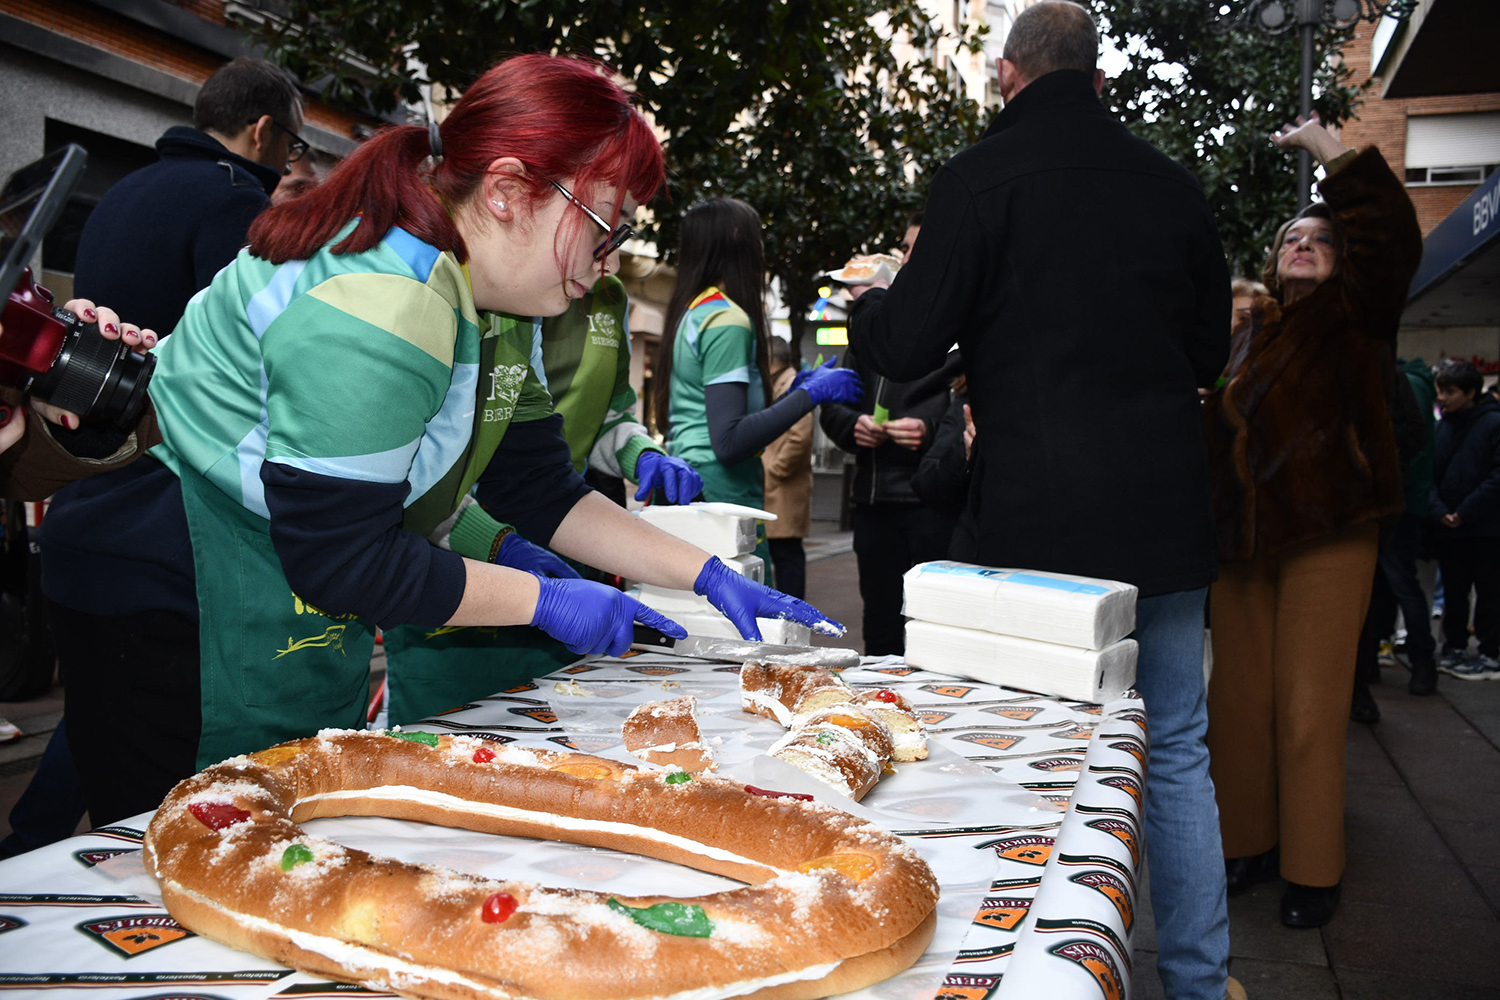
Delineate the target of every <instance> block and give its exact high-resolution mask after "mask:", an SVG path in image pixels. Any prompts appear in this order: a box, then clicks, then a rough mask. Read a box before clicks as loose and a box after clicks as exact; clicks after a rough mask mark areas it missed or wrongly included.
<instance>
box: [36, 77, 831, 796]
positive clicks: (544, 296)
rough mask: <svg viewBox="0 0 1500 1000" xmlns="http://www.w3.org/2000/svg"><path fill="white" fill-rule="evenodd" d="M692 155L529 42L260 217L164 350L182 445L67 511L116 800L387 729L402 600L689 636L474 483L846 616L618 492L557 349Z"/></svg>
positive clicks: (707, 589) (593, 545)
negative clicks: (244, 758)
mask: <svg viewBox="0 0 1500 1000" xmlns="http://www.w3.org/2000/svg"><path fill="white" fill-rule="evenodd" d="M662 176H663V164H662V155H661V148H660V146H659V144H658V143H657V140H656V138H655V137H654V135H653V134H652V132H651V129H650V127H649V126H648V124H647V123H646V121H645V119H644V118H643V117H642V116H641V114H640V113H639V112H638V111H637V110H636V109H635V108H634V107H633V106H632V105H631V102H630V98H629V96H628V94H627V93H626V92H625V91H624V90H623V89H622V88H621V87H620V86H619V85H618V84H617V83H615V82H614V81H613V80H612V79H611V78H610V75H609V73H608V71H607V70H606V69H605V68H604V67H602V66H600V65H599V64H597V63H594V62H592V61H587V60H581V59H573V58H567V57H556V56H544V55H531V56H520V57H516V58H514V59H510V60H507V61H506V62H503V63H501V64H499V65H498V66H496V67H494V68H493V69H491V70H490V71H489V72H487V73H486V74H485V75H484V76H482V77H480V79H479V80H477V81H476V82H475V83H474V85H473V86H471V87H470V88H469V89H468V91H467V92H466V93H465V94H464V96H463V98H462V99H461V100H460V101H459V102H458V103H457V104H456V105H455V106H454V108H453V110H452V112H451V113H450V114H449V116H448V117H447V119H446V120H445V121H444V122H443V123H442V125H441V127H440V128H439V127H436V126H434V127H432V128H430V129H429V128H420V127H416V126H400V127H396V128H393V129H391V130H389V131H387V132H385V133H383V134H381V135H379V136H377V137H375V138H374V139H372V140H370V141H369V142H367V143H365V145H364V146H362V147H361V148H360V149H359V150H358V151H356V152H355V153H354V154H353V155H352V156H350V157H349V158H348V159H347V160H345V161H344V162H343V163H342V164H341V165H340V166H339V167H338V168H337V169H336V170H334V172H333V173H332V174H331V175H330V176H329V178H328V179H327V180H326V181H324V182H323V183H322V184H320V185H319V186H318V187H317V188H315V189H314V190H313V191H311V192H309V193H308V194H306V195H304V196H303V197H301V198H299V199H296V200H294V201H291V202H287V203H285V204H283V205H280V206H277V207H275V208H272V209H269V210H268V211H266V212H265V213H264V214H263V215H262V216H260V217H259V218H258V219H257V220H256V222H255V224H254V226H252V228H251V230H250V247H249V248H248V250H246V251H242V252H241V253H240V255H239V257H238V258H237V259H236V260H235V261H234V262H233V263H232V264H230V265H229V266H228V267H226V268H225V269H224V270H223V271H221V272H220V273H219V274H218V275H217V276H216V277H215V278H214V281H213V283H212V284H211V285H210V286H209V287H208V288H207V289H206V290H205V291H203V292H201V293H200V294H199V295H197V296H195V297H194V299H193V301H192V302H191V303H190V304H189V306H188V309H187V312H186V313H185V315H184V317H183V319H182V322H181V323H180V324H179V325H178V327H177V330H176V332H175V335H174V336H172V337H171V338H169V340H168V341H167V342H166V346H165V349H164V350H161V351H159V353H158V357H159V359H160V361H159V365H158V368H157V370H156V375H155V378H154V379H153V381H152V384H151V398H152V400H153V402H154V403H155V405H156V409H157V413H158V415H159V420H160V425H161V431H162V435H163V438H164V442H163V444H162V445H161V446H160V447H158V448H157V449H156V450H155V451H154V452H153V455H154V456H156V458H155V459H143V460H142V461H141V462H138V463H137V464H136V465H134V466H131V467H130V468H129V469H128V470H126V471H125V472H124V473H120V474H117V475H116V476H113V477H98V478H97V479H95V480H93V481H91V482H89V483H86V484H84V486H85V491H84V492H83V493H82V494H81V495H80V498H79V499H78V500H77V501H75V502H74V503H71V504H69V505H67V506H66V507H64V508H63V509H61V510H59V511H58V516H57V519H56V520H54V519H52V518H49V519H48V524H47V537H46V538H45V539H44V548H45V550H46V553H47V557H48V559H49V560H50V561H49V564H48V596H49V597H51V598H52V600H53V601H54V602H55V603H56V605H57V607H58V612H57V624H58V626H59V627H58V628H57V630H56V631H57V633H58V635H59V637H60V641H59V647H60V651H61V653H62V657H63V659H64V661H65V662H66V663H67V670H68V678H69V688H68V700H67V705H66V709H65V715H66V718H67V720H68V732H69V742H70V744H71V745H72V749H73V755H74V758H75V760H76V761H77V762H78V765H79V768H80V772H81V774H82V777H83V779H84V786H85V793H86V795H87V796H88V799H89V812H90V814H91V816H92V818H93V820H94V821H95V822H96V823H107V822H113V821H115V820H117V819H120V818H122V817H124V816H129V815H131V814H132V813H135V812H139V811H141V810H143V809H147V808H151V807H153V806H154V805H155V804H156V803H157V802H159V801H160V799H161V797H162V795H164V794H165V792H166V791H167V790H168V789H169V788H170V787H171V786H172V784H173V783H175V782H176V781H177V780H179V779H181V778H183V777H185V776H186V775H188V774H191V773H192V772H193V771H194V770H196V769H198V768H200V767H202V766H204V765H205V764H208V763H211V762H214V761H217V760H220V759H223V758H225V757H228V756H232V755H234V754H236V753H243V752H246V751H253V750H257V749H260V748H263V747H266V746H269V745H271V744H273V743H276V742H278V741H281V740H287V739H292V738H296V737H302V736H308V735H311V734H313V733H315V732H317V731H318V730H319V729H321V728H324V727H330V726H345V727H349V726H359V725H361V724H362V722H363V709H364V706H365V702H366V698H367V695H368V686H369V671H368V666H369V662H370V654H371V651H372V648H373V643H374V631H375V628H376V626H377V625H378V626H381V627H390V626H393V625H398V624H416V625H424V626H429V627H432V628H444V627H453V626H471V625H526V624H530V625H534V626H536V627H538V628H540V629H542V630H543V631H545V632H547V633H548V634H549V635H551V636H553V637H554V638H556V639H558V640H560V641H562V642H563V643H564V644H565V645H567V646H568V647H569V648H570V649H572V650H574V651H575V652H579V653H598V652H609V653H619V652H623V651H624V650H625V649H626V648H627V647H628V646H629V644H630V639H631V631H632V626H633V623H634V622H636V621H641V622H644V623H647V624H654V625H656V626H658V627H660V628H662V629H663V630H664V631H668V632H670V633H673V634H682V630H681V629H680V628H679V627H678V626H676V625H675V624H674V623H672V622H670V621H668V620H667V619H664V618H662V617H661V616H659V615H657V614H655V613H654V612H652V611H651V610H650V609H648V608H644V607H643V606H641V605H640V604H639V603H637V602H636V601H634V600H632V599H630V598H629V597H626V596H625V595H624V594H622V593H621V592H620V591H618V590H614V589H611V588H609V587H605V586H603V585H601V584H597V583H591V582H588V581H584V580H577V579H556V578H553V577H550V576H547V575H544V574H536V573H530V572H525V571H523V570H522V569H520V568H517V567H518V566H519V565H522V564H521V563H517V562H516V561H515V560H514V559H513V558H512V557H511V555H509V554H510V553H514V552H516V551H522V552H523V554H524V548H525V547H524V546H518V545H516V544H515V542H516V540H515V538H514V537H513V536H512V535H511V534H509V533H508V531H507V530H500V529H499V528H498V527H497V526H496V525H495V523H494V521H491V520H487V519H485V518H482V517H477V516H474V515H475V511H476V510H477V509H478V505H472V504H471V505H465V503H464V501H465V498H467V497H469V496H470V495H474V496H476V497H477V499H478V500H479V502H480V505H483V506H484V507H488V508H489V509H491V510H493V511H494V512H495V513H496V515H497V516H498V517H503V518H504V519H505V521H506V522H507V523H508V524H511V525H515V526H516V527H517V528H518V529H520V531H521V532H522V533H524V534H525V535H526V536H528V537H529V538H530V539H532V540H533V541H535V542H537V543H539V544H546V545H549V546H550V547H552V548H553V549H555V550H557V551H558V552H560V553H562V554H564V555H567V556H570V557H572V558H574V559H577V560H579V561H581V562H585V563H588V564H590V565H594V566H597V567H599V568H600V569H603V570H605V571H606V572H612V573H620V574H628V575H629V576H630V577H631V578H633V579H640V580H646V581H648V582H652V583H655V584H657V585H660V586H665V587H672V588H678V589H688V588H692V589H694V590H696V592H697V593H699V594H700V595H703V596H705V597H707V598H708V599H709V600H710V601H711V602H713V603H714V604H715V605H716V606H717V607H719V609H720V610H722V611H724V612H725V614H726V615H728V617H729V618H730V619H731V620H732V621H734V622H735V623H736V624H737V625H738V626H739V627H740V629H741V631H742V632H744V633H745V634H746V635H747V636H751V637H755V638H758V637H759V633H758V632H757V631H756V626H755V618H756V617H757V616H761V617H791V618H795V619H797V620H800V621H803V622H805V623H807V624H809V625H817V624H819V623H821V624H823V625H825V626H828V627H830V628H833V626H831V625H829V623H827V622H826V620H824V619H822V616H820V615H818V614H817V612H816V611H815V610H814V609H812V608H811V607H809V606H807V605H805V604H802V603H801V602H800V601H794V600H793V599H791V598H788V597H785V596H784V595H781V594H776V593H775V592H774V591H770V590H768V589H767V588H765V587H762V586H760V585H759V584H755V583H753V582H751V581H747V580H745V579H744V578H742V577H740V576H739V575H738V574H735V573H733V572H731V571H729V570H728V569H726V568H725V567H724V566H723V565H722V564H721V563H719V561H718V560H717V559H713V558H710V557H709V555H708V553H706V552H703V551H702V550H700V549H697V548H695V547H694V546H691V545H688V544H686V543H684V542H682V541H680V540H678V539H675V538H672V537H671V536H668V535H666V534H664V533H663V532H660V531H657V530H655V529H653V528H651V527H650V526H649V525H647V524H646V523H644V522H643V521H641V520H640V519H639V518H636V517H632V516H631V515H629V514H628V513H626V512H625V511H624V510H622V509H621V508H619V507H617V506H616V505H615V504H613V503H611V502H610V501H608V500H606V499H604V498H603V497H601V496H599V495H598V494H595V493H592V492H591V491H590V490H589V489H588V487H587V486H585V485H584V484H583V481H582V479H581V477H580V476H579V475H578V474H577V472H575V471H574V469H573V467H572V464H571V461H570V456H569V451H568V446H567V444H566V442H565V441H564V440H563V438H562V436H561V433H560V430H559V428H560V418H559V417H557V416H556V415H555V414H553V413H552V407H551V400H550V398H549V397H548V395H547V392H546V390H545V388H544V387H543V386H542V384H541V382H540V381H539V379H538V377H537V374H536V373H535V372H534V371H533V370H532V368H531V366H530V359H531V356H532V340H533V337H532V334H533V327H534V323H533V321H532V320H531V319H530V318H529V317H532V316H547V315H556V314H558V313H561V312H563V311H564V310H565V309H567V308H568V304H569V303H570V302H571V301H573V300H575V299H578V298H580V297H582V296H583V295H585V294H586V293H587V292H588V291H589V289H590V288H591V287H593V286H594V284H595V283H596V282H597V281H598V280H599V278H600V277H601V276H602V275H604V274H607V273H608V272H609V271H610V270H611V269H612V268H614V267H615V266H616V265H617V264H618V255H617V251H618V248H619V246H620V244H621V243H622V242H623V241H624V240H625V239H626V238H627V237H628V236H629V235H630V233H631V230H630V227H629V226H628V225H626V224H622V222H621V220H622V219H628V218H630V216H631V215H632V214H633V213H634V211H635V208H636V206H637V204H638V203H639V202H642V201H646V200H648V199H649V198H651V197H652V196H653V195H654V194H655V192H656V190H657V188H658V187H659V186H660V184H661V181H662ZM519 317H527V318H525V319H521V318H519ZM106 479H113V480H114V481H113V482H111V483H107V484H106V483H105V480H106ZM430 539H431V540H430ZM433 540H440V541H441V542H442V545H441V546H440V545H439V544H434V541H433ZM122 603H123V604H125V605H127V606H126V607H125V608H124V609H123V611H122V609H121V607H120V605H121V604H122ZM121 758H124V759H127V760H129V761H130V766H129V767H128V768H125V769H123V772H122V769H120V768H118V767H117V766H116V762H117V761H118V760H120V759H121Z"/></svg>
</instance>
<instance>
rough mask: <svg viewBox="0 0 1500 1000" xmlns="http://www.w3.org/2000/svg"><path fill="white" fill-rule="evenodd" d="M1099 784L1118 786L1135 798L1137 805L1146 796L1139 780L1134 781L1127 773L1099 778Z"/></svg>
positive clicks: (1097, 769) (1096, 769)
mask: <svg viewBox="0 0 1500 1000" xmlns="http://www.w3.org/2000/svg"><path fill="white" fill-rule="evenodd" d="M1091 770H1095V771H1099V770H1103V768H1097V767H1096V768H1092V769H1091ZM1099 784H1101V785H1108V786H1109V787H1111V788H1118V789H1119V790H1120V791H1122V792H1125V793H1126V794H1128V795H1129V796H1130V797H1131V798H1132V799H1135V804H1136V805H1137V806H1139V805H1141V800H1142V799H1144V798H1145V797H1146V790H1145V789H1144V788H1142V787H1141V783H1140V782H1139V781H1136V780H1135V779H1134V778H1132V777H1130V776H1129V775H1124V774H1117V775H1114V776H1112V777H1109V778H1103V779H1100V781H1099Z"/></svg>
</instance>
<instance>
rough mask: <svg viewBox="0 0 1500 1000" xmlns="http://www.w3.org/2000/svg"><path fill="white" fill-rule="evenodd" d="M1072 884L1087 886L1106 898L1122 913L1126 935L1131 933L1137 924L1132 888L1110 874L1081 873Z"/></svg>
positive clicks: (1074, 878) (1072, 880) (1071, 879)
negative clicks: (1132, 903)
mask: <svg viewBox="0 0 1500 1000" xmlns="http://www.w3.org/2000/svg"><path fill="white" fill-rule="evenodd" d="M1068 881H1070V882H1077V883H1078V884H1079V885H1086V886H1088V887H1089V888H1090V889H1093V890H1095V891H1097V892H1099V893H1100V894H1102V895H1103V896H1104V898H1105V899H1107V900H1109V901H1110V902H1111V903H1113V904H1114V907H1115V909H1116V910H1118V911H1119V912H1120V919H1121V920H1123V921H1124V922H1125V933H1126V934H1129V933H1130V928H1131V927H1132V926H1133V925H1134V924H1135V913H1134V911H1133V910H1132V909H1131V903H1130V887H1129V886H1127V885H1126V884H1125V882H1124V881H1123V880H1122V879H1120V878H1118V877H1117V876H1115V875H1111V874H1110V873H1109V872H1097V871H1096V872H1079V873H1078V874H1077V875H1074V876H1073V877H1072V878H1070V879H1068Z"/></svg>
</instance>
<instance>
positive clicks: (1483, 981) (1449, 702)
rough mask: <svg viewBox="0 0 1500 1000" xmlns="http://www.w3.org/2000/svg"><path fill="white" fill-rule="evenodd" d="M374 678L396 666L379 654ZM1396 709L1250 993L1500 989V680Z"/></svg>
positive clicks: (37, 745) (1254, 937)
mask: <svg viewBox="0 0 1500 1000" xmlns="http://www.w3.org/2000/svg"><path fill="white" fill-rule="evenodd" d="M835 529H836V525H834V524H833V523H832V522H827V521H815V522H814V530H815V532H818V534H817V535H816V537H815V538H812V539H809V545H808V557H809V563H810V564H809V566H808V596H809V599H811V600H812V602H813V603H814V604H816V605H817V606H818V607H819V608H820V609H821V610H823V611H824V612H825V613H827V614H829V615H832V616H833V617H834V618H837V619H839V620H841V621H843V622H844V623H846V624H847V625H848V626H849V634H848V635H847V636H845V637H844V638H843V639H841V640H837V641H832V640H830V641H829V642H830V644H837V645H851V646H854V647H855V648H858V647H859V646H860V643H861V639H860V629H859V612H860V600H859V589H858V574H857V572H856V569H855V562H854V556H853V554H852V553H851V552H850V548H849V545H850V540H849V535H848V533H847V532H844V533H840V532H838V531H836V530H835ZM375 668H376V672H377V674H378V673H379V672H380V671H381V670H382V669H383V668H382V665H381V661H380V658H379V655H378V654H377V657H376V662H375ZM1383 673H1384V677H1383V678H1382V683H1381V684H1379V685H1377V686H1376V687H1375V688H1374V689H1373V691H1374V694H1375V698H1376V700H1377V702H1378V703H1379V704H1380V708H1381V712H1382V713H1383V719H1382V721H1381V722H1379V723H1378V724H1376V725H1373V726H1363V725H1355V724H1351V725H1350V726H1349V786H1348V838H1349V867H1348V870H1347V873H1346V875H1345V880H1344V895H1343V903H1342V905H1341V906H1340V908H1339V911H1338V915H1337V916H1336V917H1335V919H1334V921H1333V923H1332V924H1330V925H1329V926H1328V927H1326V928H1324V929H1322V930H1321V931H1293V930H1289V929H1287V928H1284V927H1282V926H1281V924H1280V922H1279V921H1278V920H1277V917H1276V912H1277V905H1278V902H1279V899H1280V891H1281V890H1280V888H1279V886H1276V885H1262V886H1259V887H1257V888H1256V889H1255V890H1254V891H1252V892H1250V893H1249V894H1247V895H1246V896H1243V897H1241V898H1239V899H1235V900H1231V901H1230V918H1231V943H1232V949H1233V956H1234V958H1233V961H1232V964H1231V966H1230V971H1231V972H1232V973H1233V974H1234V975H1235V976H1237V977H1238V978H1239V979H1240V980H1241V981H1242V982H1243V983H1244V984H1245V986H1246V988H1247V989H1248V990H1249V994H1250V997H1251V998H1252V1000H1269V998H1294V1000H1397V998H1400V1000H1429V998H1430V1000H1500V834H1497V833H1496V830H1497V829H1500V683H1494V682H1488V683H1486V682H1463V681H1458V680H1454V679H1452V678H1448V677H1446V676H1445V677H1442V678H1441V679H1440V680H1439V687H1438V691H1439V693H1438V696H1437V697H1432V698H1413V697H1411V696H1409V695H1408V694H1407V693H1406V671H1405V670H1404V669H1403V668H1401V667H1399V666H1394V667H1386V668H1385V669H1384V671H1383ZM60 710H61V695H60V691H58V690H57V689H54V690H53V691H52V692H50V693H49V694H48V695H47V696H45V697H43V698H39V699H36V700H33V701H30V702H25V703H20V704H16V703H0V715H4V716H5V717H7V718H9V719H10V720H12V721H13V722H16V723H18V724H19V725H20V726H21V727H22V729H23V730H25V731H26V733H27V735H26V736H25V737H24V738H22V739H20V740H17V741H15V742H13V743H9V744H4V745H0V836H3V835H4V834H5V833H8V832H9V823H8V822H6V820H5V816H6V815H8V814H9V811H10V807H11V805H12V804H13V803H14V801H15V799H16V797H17V796H18V795H19V794H20V793H21V791H22V789H23V788H25V785H26V782H27V780H28V779H29V777H30V773H31V771H32V770H34V769H35V766H36V759H37V757H38V756H39V755H40V754H41V751H42V748H43V746H45V743H46V739H47V735H48V733H50V731H51V729H52V727H53V726H54V725H55V724H56V720H57V717H58V713H59V712H60ZM1142 905H1143V909H1144V913H1143V914H1142V918H1141V921H1140V924H1139V926H1138V928H1137V932H1136V941H1135V947H1136V956H1135V969H1134V975H1135V978H1134V984H1133V985H1134V989H1133V991H1132V996H1133V997H1135V998H1136V1000H1155V998H1158V997H1160V996H1161V995H1162V993H1161V985H1160V983H1159V982H1158V980H1157V978H1156V973H1155V969H1154V964H1155V958H1156V956H1155V952H1154V948H1155V933H1154V931H1155V929H1154V925H1153V923H1152V920H1151V916H1150V907H1149V904H1148V903H1147V902H1146V901H1145V900H1143V901H1142Z"/></svg>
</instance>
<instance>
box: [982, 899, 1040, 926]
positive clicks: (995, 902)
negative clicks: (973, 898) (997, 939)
mask: <svg viewBox="0 0 1500 1000" xmlns="http://www.w3.org/2000/svg"><path fill="white" fill-rule="evenodd" d="M1029 909H1031V900H1029V899H1010V898H1007V897H1003V896H992V897H990V898H989V899H986V900H985V901H984V903H983V904H981V905H980V907H979V912H978V913H976V914H974V922H975V923H976V924H982V925H984V926H985V927H998V928H1000V929H1001V930H1003V931H1009V930H1014V929H1015V928H1017V927H1019V926H1020V924H1021V921H1023V920H1025V919H1026V911H1027V910H1029Z"/></svg>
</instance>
